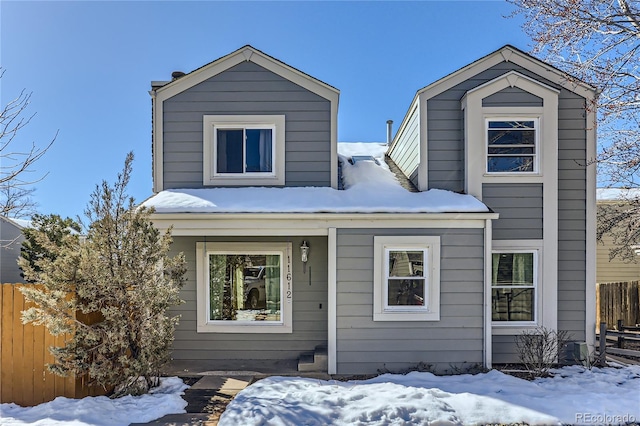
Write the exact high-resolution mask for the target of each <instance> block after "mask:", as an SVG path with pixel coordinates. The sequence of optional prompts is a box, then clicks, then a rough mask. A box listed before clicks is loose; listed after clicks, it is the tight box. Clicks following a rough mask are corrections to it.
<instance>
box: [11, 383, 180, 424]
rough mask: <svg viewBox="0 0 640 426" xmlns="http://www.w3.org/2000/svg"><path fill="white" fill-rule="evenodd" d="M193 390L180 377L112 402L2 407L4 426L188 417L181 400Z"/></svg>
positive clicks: (65, 401)
mask: <svg viewBox="0 0 640 426" xmlns="http://www.w3.org/2000/svg"><path fill="white" fill-rule="evenodd" d="M188 387H189V386H187V385H185V384H184V383H183V381H182V380H181V379H179V378H177V377H167V378H163V379H162V383H161V384H160V386H159V387H157V388H154V389H152V390H151V392H150V393H149V394H146V395H142V396H125V397H122V398H118V399H110V398H107V397H106V396H93V397H86V398H83V399H70V398H64V397H58V398H56V399H54V400H53V401H51V402H46V403H44V404H40V405H36V406H35V407H20V406H19V405H16V404H1V405H0V425H2V426H5V425H38V426H57V425H73V426H84V425H100V426H119V425H122V426H124V425H128V424H129V423H144V422H150V421H151V420H155V419H158V418H160V417H162V416H164V415H166V414H172V413H184V412H185V407H186V406H187V402H186V401H185V400H184V399H182V398H181V396H180V395H183V394H184V390H185V389H187V388H188Z"/></svg>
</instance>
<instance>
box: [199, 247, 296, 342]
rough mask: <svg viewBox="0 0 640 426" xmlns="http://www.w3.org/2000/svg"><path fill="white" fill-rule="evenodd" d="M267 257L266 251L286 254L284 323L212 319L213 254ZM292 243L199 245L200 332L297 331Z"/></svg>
mask: <svg viewBox="0 0 640 426" xmlns="http://www.w3.org/2000/svg"><path fill="white" fill-rule="evenodd" d="M234 252H242V253H243V254H253V253H255V254H263V253H266V252H270V253H278V254H281V255H282V272H283V274H282V276H281V285H280V293H281V296H280V297H281V298H280V300H281V306H280V313H281V320H280V321H278V322H274V321H264V322H263V321H246V322H243V321H220V320H209V279H208V276H209V267H208V265H209V262H208V255H209V254H212V253H218V254H219V253H234ZM291 262H292V258H291V243H282V242H274V243H219V242H197V243H196V271H197V272H196V273H197V276H196V295H197V311H198V312H197V332H198V333H292V332H293V327H292V324H293V312H292V300H293V277H292V263H291Z"/></svg>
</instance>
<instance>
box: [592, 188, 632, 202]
mask: <svg viewBox="0 0 640 426" xmlns="http://www.w3.org/2000/svg"><path fill="white" fill-rule="evenodd" d="M639 197H640V188H598V189H596V200H598V201H618V200H629V199H635V198H639Z"/></svg>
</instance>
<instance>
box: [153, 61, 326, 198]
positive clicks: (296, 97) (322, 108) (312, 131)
mask: <svg viewBox="0 0 640 426" xmlns="http://www.w3.org/2000/svg"><path fill="white" fill-rule="evenodd" d="M216 114H219V115H236V114H239V115H243V114H247V115H248V114H279V115H280V114H284V115H285V117H286V119H285V120H286V122H285V127H286V132H285V140H286V148H285V151H286V153H285V157H286V162H285V184H286V185H287V186H330V185H331V105H330V102H329V101H328V100H326V99H324V98H322V97H320V96H318V95H316V94H314V93H312V92H310V91H308V90H306V89H304V88H302V87H300V86H298V85H296V84H294V83H292V82H290V81H288V80H286V79H284V78H282V77H280V76H279V75H277V74H274V73H272V72H271V71H268V70H266V69H264V68H262V67H260V66H259V65H256V64H255V63H253V62H243V63H241V64H238V65H236V66H234V67H232V68H230V69H228V70H226V71H224V72H222V73H221V74H218V75H216V76H214V77H212V78H210V79H208V80H206V81H204V82H202V83H200V84H197V85H195V86H194V87H191V88H189V89H187V90H186V91H184V92H182V93H180V94H178V95H176V96H173V97H172V98H170V99H168V100H166V101H165V102H164V116H163V120H164V134H163V137H164V147H163V148H164V151H163V156H164V176H163V180H164V188H165V189H171V188H198V187H202V172H203V163H202V157H203V152H202V150H203V139H202V138H203V135H202V116H203V115H216Z"/></svg>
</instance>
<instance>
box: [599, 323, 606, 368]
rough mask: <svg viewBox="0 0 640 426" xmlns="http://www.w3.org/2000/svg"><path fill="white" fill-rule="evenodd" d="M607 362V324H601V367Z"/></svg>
mask: <svg viewBox="0 0 640 426" xmlns="http://www.w3.org/2000/svg"><path fill="white" fill-rule="evenodd" d="M606 360H607V323H606V322H604V321H601V322H600V365H604V364H605V362H606Z"/></svg>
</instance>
